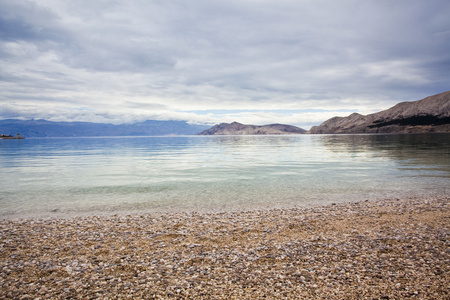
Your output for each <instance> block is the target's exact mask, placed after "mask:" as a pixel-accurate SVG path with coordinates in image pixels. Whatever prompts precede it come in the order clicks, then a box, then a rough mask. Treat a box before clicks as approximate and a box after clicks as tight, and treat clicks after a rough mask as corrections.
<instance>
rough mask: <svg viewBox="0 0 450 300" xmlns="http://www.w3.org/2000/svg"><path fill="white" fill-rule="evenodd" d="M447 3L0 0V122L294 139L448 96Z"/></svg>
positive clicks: (401, 0)
mask: <svg viewBox="0 0 450 300" xmlns="http://www.w3.org/2000/svg"><path fill="white" fill-rule="evenodd" d="M449 16H450V1H448V0H442V1H439V0H427V1H424V0H418V1H415V0H373V1H372V0H365V1H361V0H354V1H350V0H349V1H347V0H339V1H337V0H329V1H322V0H312V1H303V0H292V1H290V0H214V1H212V0H192V1H188V0H86V1H84V0H77V1H69V0H67V1H65V0H13V1H11V0H0V119H5V118H22V119H31V118H36V119H37V118H42V119H47V120H54V121H91V122H108V123H129V122H137V121H143V120H146V119H155V120H188V121H191V122H196V123H208V124H214V123H220V122H231V121H238V122H242V123H249V124H250V123H251V124H269V123H287V124H294V125H298V126H301V127H304V128H309V127H310V126H311V125H315V124H320V123H321V122H322V121H325V120H326V119H328V118H330V117H332V116H336V115H340V116H345V115H349V114H350V113H352V112H360V113H363V114H367V113H372V112H376V111H379V110H383V109H387V108H389V107H391V106H393V105H395V104H396V103H398V102H400V101H411V100H419V99H422V98H424V97H426V96H429V95H433V94H437V93H441V92H444V91H447V90H450V50H449V49H450V17H449Z"/></svg>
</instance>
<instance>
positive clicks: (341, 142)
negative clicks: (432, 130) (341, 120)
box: [319, 134, 450, 172]
mask: <svg viewBox="0 0 450 300" xmlns="http://www.w3.org/2000/svg"><path fill="white" fill-rule="evenodd" d="M319 139H320V141H321V143H322V145H323V146H324V147H326V148H327V149H328V150H329V151H331V152H333V153H365V154H366V155H370V156H372V157H378V156H381V157H385V158H387V159H392V160H395V161H396V162H397V163H399V164H400V165H426V166H438V167H439V168H438V169H440V170H442V171H447V172H450V134H412V135H329V136H320V137H319Z"/></svg>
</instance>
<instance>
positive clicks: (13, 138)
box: [0, 133, 25, 140]
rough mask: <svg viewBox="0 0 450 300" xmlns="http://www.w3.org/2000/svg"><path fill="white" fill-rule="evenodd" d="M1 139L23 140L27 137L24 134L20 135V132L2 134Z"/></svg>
mask: <svg viewBox="0 0 450 300" xmlns="http://www.w3.org/2000/svg"><path fill="white" fill-rule="evenodd" d="M0 139H5V140H23V139H25V138H24V137H23V136H20V134H19V133H18V134H17V136H12V135H6V134H0Z"/></svg>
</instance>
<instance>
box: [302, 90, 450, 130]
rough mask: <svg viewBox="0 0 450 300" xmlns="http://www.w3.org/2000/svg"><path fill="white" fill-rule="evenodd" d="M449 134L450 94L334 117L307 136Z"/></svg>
mask: <svg viewBox="0 0 450 300" xmlns="http://www.w3.org/2000/svg"><path fill="white" fill-rule="evenodd" d="M422 132H450V91H447V92H444V93H441V94H437V95H434V96H430V97H426V98H424V99H422V100H417V101H411V102H401V103H399V104H397V105H395V106H393V107H391V108H389V109H387V110H384V111H381V112H378V113H374V114H370V115H361V114H358V113H353V114H351V115H350V116H348V117H334V118H331V119H329V120H327V121H325V122H323V123H322V124H321V125H319V126H314V127H312V128H311V130H310V131H309V133H311V134H320V133H330V134H333V133H422Z"/></svg>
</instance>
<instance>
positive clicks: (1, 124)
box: [0, 119, 209, 137]
mask: <svg viewBox="0 0 450 300" xmlns="http://www.w3.org/2000/svg"><path fill="white" fill-rule="evenodd" d="M208 127H209V126H203V125H192V124H188V123H187V122H185V121H154V120H149V121H145V122H141V123H135V124H120V125H114V124H104V123H89V122H51V121H46V120H26V121H22V120H16V119H8V120H0V134H13V135H16V134H17V133H20V134H21V135H22V136H25V137H83V136H149V135H195V134H198V133H199V132H201V131H202V130H205V129H206V128H208Z"/></svg>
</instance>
